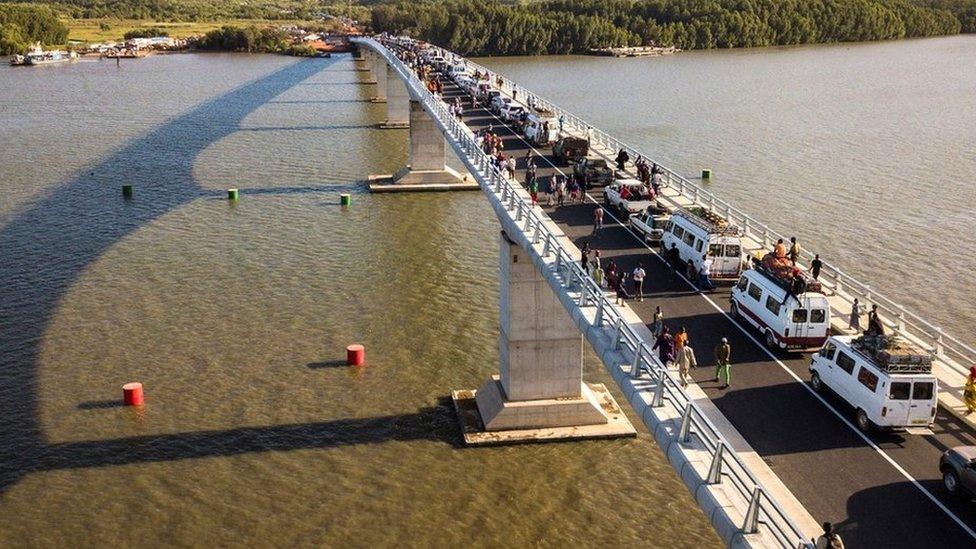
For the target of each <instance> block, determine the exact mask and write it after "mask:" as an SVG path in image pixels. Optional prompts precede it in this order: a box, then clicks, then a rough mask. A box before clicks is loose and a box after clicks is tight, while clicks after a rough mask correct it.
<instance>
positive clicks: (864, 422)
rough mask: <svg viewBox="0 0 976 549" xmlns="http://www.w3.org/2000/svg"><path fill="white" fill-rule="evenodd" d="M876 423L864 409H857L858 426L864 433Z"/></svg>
mask: <svg viewBox="0 0 976 549" xmlns="http://www.w3.org/2000/svg"><path fill="white" fill-rule="evenodd" d="M872 427H874V424H873V423H871V420H870V419H868V414H867V412H865V411H864V410H862V409H860V408H858V409H857V428H858V429H860V430H861V432H862V433H868V432H870V431H871V428H872Z"/></svg>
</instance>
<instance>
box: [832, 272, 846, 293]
mask: <svg viewBox="0 0 976 549" xmlns="http://www.w3.org/2000/svg"><path fill="white" fill-rule="evenodd" d="M834 270H835V271H836V273H837V274H836V276H835V277H834V293H840V292H841V291H842V290H843V289H844V273H842V272H840V269H834Z"/></svg>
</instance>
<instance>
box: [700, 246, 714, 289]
mask: <svg viewBox="0 0 976 549" xmlns="http://www.w3.org/2000/svg"><path fill="white" fill-rule="evenodd" d="M711 277H712V258H710V257H708V254H705V255H703V256H702V264H701V269H700V270H699V271H698V286H699V287H701V288H708V289H709V290H714V289H715V285H714V284H712V281H711Z"/></svg>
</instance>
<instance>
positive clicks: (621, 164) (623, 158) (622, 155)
mask: <svg viewBox="0 0 976 549" xmlns="http://www.w3.org/2000/svg"><path fill="white" fill-rule="evenodd" d="M629 160H630V155H629V154H627V151H625V150H623V149H620V152H618V153H617V159H616V161H617V169H618V170H620V171H624V168H626V167H627V162H628V161H629Z"/></svg>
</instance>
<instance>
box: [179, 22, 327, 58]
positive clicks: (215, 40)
mask: <svg viewBox="0 0 976 549" xmlns="http://www.w3.org/2000/svg"><path fill="white" fill-rule="evenodd" d="M197 47H198V48H200V49H203V50H218V51H242V52H248V53H284V54H286V55H295V56H299V57H311V56H314V55H316V54H317V53H318V52H317V51H316V50H315V48H313V47H311V46H308V45H305V44H291V43H290V42H289V41H288V35H287V34H285V33H284V32H282V31H281V30H278V29H276V28H268V27H265V28H261V27H257V26H254V25H251V26H248V27H235V26H233V25H226V26H223V27H221V28H219V29H216V30H212V31H210V32H208V33H207V34H205V35H204V36H203V38H201V39H200V41H199V42H198V43H197Z"/></svg>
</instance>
